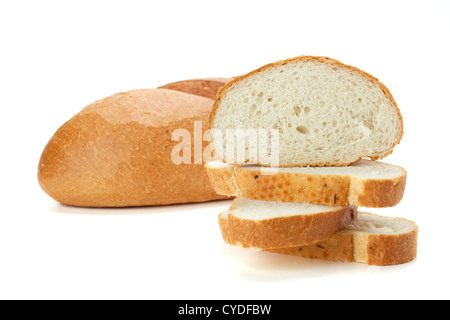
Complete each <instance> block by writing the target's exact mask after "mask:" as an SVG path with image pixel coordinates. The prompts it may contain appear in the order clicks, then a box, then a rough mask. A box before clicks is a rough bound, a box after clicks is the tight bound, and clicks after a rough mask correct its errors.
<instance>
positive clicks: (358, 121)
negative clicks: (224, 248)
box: [206, 56, 418, 266]
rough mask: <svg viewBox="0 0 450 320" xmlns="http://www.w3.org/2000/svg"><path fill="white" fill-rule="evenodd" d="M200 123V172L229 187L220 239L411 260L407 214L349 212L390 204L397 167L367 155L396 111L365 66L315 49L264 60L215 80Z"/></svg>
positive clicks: (384, 147) (387, 133)
mask: <svg viewBox="0 0 450 320" xmlns="http://www.w3.org/2000/svg"><path fill="white" fill-rule="evenodd" d="M210 124H211V129H212V144H213V146H214V150H215V155H216V158H217V159H218V160H217V161H211V162H208V163H207V164H206V169H207V172H208V176H209V179H210V181H211V184H212V186H213V188H214V190H215V191H216V192H217V193H218V194H221V195H226V196H234V197H236V198H235V200H234V201H233V202H232V205H231V207H230V209H229V210H228V211H226V212H223V213H221V214H220V215H219V226H220V229H221V232H222V236H223V239H224V240H225V241H226V242H227V243H229V244H232V245H237V246H242V247H244V248H255V249H259V250H265V251H270V252H275V253H281V254H289V255H297V256H301V257H307V258H315V259H325V260H333V261H356V262H361V263H366V264H369V265H379V266H384V265H394V264H401V263H406V262H409V261H411V260H413V259H415V257H416V255H417V235H418V228H417V226H416V224H415V223H414V222H412V221H409V220H406V219H403V218H391V217H383V216H379V215H374V214H370V213H365V212H358V207H366V208H383V207H393V206H395V205H397V204H398V203H399V202H400V201H401V199H402V198H403V194H404V190H405V186H406V176H407V173H406V171H405V170H404V169H403V168H401V167H398V166H394V165H390V164H387V163H382V162H379V161H377V160H378V159H382V158H384V157H386V156H387V155H389V154H390V153H392V152H393V150H394V148H395V146H396V145H397V144H398V143H399V142H400V140H401V138H402V135H403V120H402V116H401V113H400V110H399V108H398V107H397V104H396V102H395V100H394V98H393V97H392V95H391V93H390V92H389V90H388V89H387V88H386V87H385V86H384V85H383V84H382V83H381V82H380V81H378V80H377V79H376V78H374V77H373V76H371V75H370V74H368V73H366V72H364V71H361V70H359V69H357V68H355V67H352V66H348V65H345V64H342V63H341V62H339V61H337V60H333V59H330V58H325V57H312V56H301V57H296V58H293V59H289V60H284V61H279V62H275V63H271V64H268V65H265V66H263V67H261V68H259V69H257V70H254V71H252V72H250V73H248V74H246V75H243V76H240V77H237V78H235V79H234V80H232V81H230V82H229V83H227V84H226V85H225V86H224V87H223V88H222V89H220V90H219V92H218V94H217V96H216V101H215V104H214V106H213V110H212V113H211V119H210ZM255 132H256V133H258V136H257V137H256V138H254V137H252V136H251V134H252V133H255ZM249 133H250V134H249ZM263 134H265V135H266V136H265V137H263ZM268 137H270V138H268ZM261 155H265V156H261ZM267 155H268V156H267ZM267 159H270V161H267ZM369 159H370V160H369Z"/></svg>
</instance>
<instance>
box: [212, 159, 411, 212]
mask: <svg viewBox="0 0 450 320" xmlns="http://www.w3.org/2000/svg"><path fill="white" fill-rule="evenodd" d="M206 169H207V173H208V176H209V178H210V181H211V184H212V186H213V188H214V189H215V190H216V192H217V193H219V194H222V195H228V196H242V197H245V198H248V199H254V200H272V201H282V202H307V203H312V204H321V205H328V206H346V205H349V204H351V205H355V206H361V207H368V208H382V207H393V206H395V205H397V204H398V203H399V202H400V201H401V200H402V198H403V194H404V191H405V187H406V177H407V173H406V171H404V170H403V171H404V174H403V175H401V176H400V177H397V178H395V179H362V178H359V177H357V176H351V175H317V174H314V175H313V174H304V173H294V172H282V171H278V172H276V173H275V174H273V175H263V174H261V171H260V170H258V169H250V168H242V167H239V166H224V167H211V166H208V165H206Z"/></svg>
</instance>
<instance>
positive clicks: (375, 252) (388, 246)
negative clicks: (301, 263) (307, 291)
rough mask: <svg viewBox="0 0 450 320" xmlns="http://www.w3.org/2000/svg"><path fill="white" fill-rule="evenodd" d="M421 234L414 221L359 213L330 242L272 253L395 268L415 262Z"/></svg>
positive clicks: (283, 249) (325, 241)
mask: <svg viewBox="0 0 450 320" xmlns="http://www.w3.org/2000/svg"><path fill="white" fill-rule="evenodd" d="M418 232H419V229H418V227H417V225H416V224H415V223H414V222H412V221H409V220H406V219H403V218H391V217H383V216H379V215H375V214H371V213H365V212H359V213H358V217H357V218H356V219H354V220H353V222H351V223H350V224H349V225H348V226H347V227H346V228H345V229H344V230H342V231H340V232H338V233H337V234H335V235H334V236H332V237H331V238H329V239H327V240H324V241H320V242H318V243H315V244H313V245H310V246H297V247H289V248H281V249H274V250H269V251H271V252H275V253H282V254H288V255H295V256H300V257H305V258H313V259H322V260H331V261H346V262H353V261H356V262H360V263H366V264H369V265H377V266H387V265H395V264H402V263H406V262H409V261H411V260H414V259H415V258H416V256H417V240H418Z"/></svg>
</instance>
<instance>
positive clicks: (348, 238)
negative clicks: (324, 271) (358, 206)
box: [266, 233, 355, 262]
mask: <svg viewBox="0 0 450 320" xmlns="http://www.w3.org/2000/svg"><path fill="white" fill-rule="evenodd" d="M266 251H270V252H273V253H280V254H287V255H291V256H299V257H303V258H310V259H320V260H329V261H342V262H353V261H355V260H354V259H353V237H352V235H351V234H349V233H337V234H335V235H333V236H332V237H331V238H329V239H326V240H323V241H319V242H317V243H314V244H312V245H309V246H303V247H298V246H296V247H287V248H278V249H271V250H266Z"/></svg>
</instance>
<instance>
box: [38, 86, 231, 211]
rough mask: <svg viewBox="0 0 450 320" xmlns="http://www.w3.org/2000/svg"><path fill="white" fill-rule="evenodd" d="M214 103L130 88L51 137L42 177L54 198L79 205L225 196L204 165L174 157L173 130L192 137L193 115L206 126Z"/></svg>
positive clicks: (124, 204)
mask: <svg viewBox="0 0 450 320" xmlns="http://www.w3.org/2000/svg"><path fill="white" fill-rule="evenodd" d="M211 88H212V90H215V88H213V87H211ZM212 104H213V100H211V99H208V98H204V97H201V96H196V95H192V94H187V93H183V92H177V91H173V90H167V89H141V90H131V91H127V92H122V93H118V94H115V95H113V96H110V97H107V98H105V99H101V100H99V101H96V102H94V103H92V104H90V105H89V106H87V107H86V108H84V109H83V110H82V111H81V112H80V113H79V114H77V115H75V116H74V117H73V118H72V119H70V120H69V121H68V122H66V123H65V124H64V125H63V126H62V127H61V128H59V129H58V131H57V132H56V133H55V135H54V136H53V137H52V138H51V140H50V141H49V143H48V144H47V146H46V147H45V149H44V151H43V153H42V156H41V159H40V162H39V169H38V180H39V183H40V185H41V187H42V189H43V190H44V191H45V192H46V193H47V194H48V195H49V196H51V197H52V198H54V199H55V200H56V201H59V202H61V203H63V204H66V205H71V206H81V207H134V206H151V205H166V204H175V203H190V202H203V201H210V200H218V199H227V198H228V197H225V196H222V195H218V194H217V193H216V192H215V191H214V190H213V188H212V186H211V185H210V183H209V179H208V176H207V174H206V170H205V168H204V165H203V164H194V161H193V160H192V161H191V163H192V164H180V165H176V164H174V163H173V162H172V160H171V152H172V149H173V147H174V146H175V145H177V144H178V143H179V142H178V141H171V134H172V132H173V131H174V130H176V129H180V128H183V129H186V130H188V131H189V133H190V134H191V137H194V121H202V124H203V132H204V131H205V130H206V129H207V127H208V123H207V121H208V119H209V112H210V110H211V107H212ZM192 139H193V138H192ZM206 145H207V143H206V142H203V147H205V146H206ZM202 150H203V149H202ZM191 154H192V156H193V155H194V146H193V144H192V149H191Z"/></svg>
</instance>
